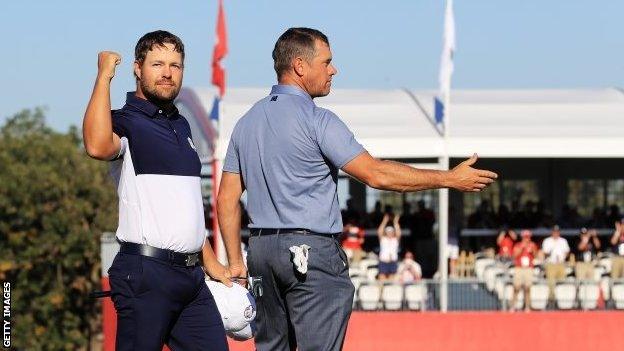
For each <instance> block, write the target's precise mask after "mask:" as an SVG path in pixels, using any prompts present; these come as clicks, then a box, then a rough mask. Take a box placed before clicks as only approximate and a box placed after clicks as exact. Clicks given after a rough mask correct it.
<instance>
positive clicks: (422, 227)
mask: <svg viewBox="0 0 624 351" xmlns="http://www.w3.org/2000/svg"><path fill="white" fill-rule="evenodd" d="M417 205H418V210H417V211H416V212H415V213H414V217H415V218H414V222H415V223H416V225H415V227H416V232H417V237H418V239H421V240H428V239H433V225H434V224H435V221H436V217H435V213H433V211H432V210H431V209H429V208H427V206H426V205H425V201H423V200H418V203H417Z"/></svg>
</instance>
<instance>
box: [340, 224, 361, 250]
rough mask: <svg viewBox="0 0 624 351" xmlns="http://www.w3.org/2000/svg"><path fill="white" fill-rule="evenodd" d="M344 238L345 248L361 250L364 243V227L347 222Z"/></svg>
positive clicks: (343, 245)
mask: <svg viewBox="0 0 624 351" xmlns="http://www.w3.org/2000/svg"><path fill="white" fill-rule="evenodd" d="M344 233H345V236H344V239H343V241H342V247H343V248H345V249H352V250H361V249H362V243H363V242H364V229H362V228H360V227H358V226H355V225H352V224H347V225H346V226H345V228H344Z"/></svg>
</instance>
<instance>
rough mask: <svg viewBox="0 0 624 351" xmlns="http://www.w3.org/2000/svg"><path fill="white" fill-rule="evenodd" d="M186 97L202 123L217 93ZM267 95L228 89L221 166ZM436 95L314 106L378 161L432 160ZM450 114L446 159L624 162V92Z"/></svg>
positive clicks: (519, 101)
mask: <svg viewBox="0 0 624 351" xmlns="http://www.w3.org/2000/svg"><path fill="white" fill-rule="evenodd" d="M186 90H187V92H186V93H187V94H189V92H190V93H191V94H192V95H195V96H196V97H197V99H195V101H198V102H200V103H201V109H203V111H205V114H204V115H207V114H208V112H209V111H211V109H212V103H213V99H214V95H215V92H216V91H215V90H213V89H202V88H194V89H186ZM269 90H270V88H269V87H267V88H231V89H228V91H227V93H226V95H225V97H224V99H223V101H222V103H221V115H220V133H219V134H220V136H221V137H220V138H219V143H218V146H217V153H216V156H217V158H218V159H221V160H222V159H223V157H224V155H225V151H226V149H227V144H228V142H229V136H230V134H231V132H232V128H233V127H234V125H235V123H236V121H237V120H238V118H240V117H241V116H242V115H243V114H244V113H245V112H246V111H247V110H248V109H249V108H250V107H251V106H252V105H253V104H254V103H255V102H256V101H258V100H259V99H261V98H263V97H265V96H266V95H267V94H268V93H269ZM433 95H434V91H420V90H417V91H410V90H401V89H396V90H360V89H357V90H356V89H334V90H333V91H332V93H331V94H330V95H329V96H327V97H324V98H319V99H316V100H315V101H316V103H317V104H318V105H319V106H322V107H325V108H328V109H330V110H332V111H333V112H335V113H336V114H337V115H338V116H340V118H342V119H343V121H344V122H345V123H346V124H347V125H348V126H349V127H350V128H351V130H352V131H353V132H354V134H355V136H356V138H357V139H358V141H359V142H360V143H362V144H363V145H364V146H365V147H366V149H367V150H368V151H369V152H370V153H371V154H372V155H374V156H376V157H382V158H434V157H439V156H441V154H442V152H443V140H442V137H441V136H440V134H439V132H438V130H437V129H436V127H435V125H434V123H433V122H432V119H431V117H430V116H431V115H432V110H433ZM197 107H200V106H195V109H197ZM451 109H452V112H451V116H452V117H451V120H450V127H449V131H450V137H449V156H450V157H460V158H464V157H466V156H469V155H470V154H472V153H473V152H477V153H479V155H480V156H481V157H504V158H517V157H522V158H546V157H553V158H555V157H556V158H569V157H586V158H593V157H596V158H619V157H624V92H623V91H621V90H619V89H614V88H608V89H576V90H454V92H453V96H452V101H451ZM187 117H191V116H187ZM191 118H192V117H191Z"/></svg>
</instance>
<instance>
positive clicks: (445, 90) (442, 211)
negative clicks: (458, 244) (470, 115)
mask: <svg viewBox="0 0 624 351" xmlns="http://www.w3.org/2000/svg"><path fill="white" fill-rule="evenodd" d="M454 51H455V19H454V15H453V0H446V8H445V10H444V43H443V48H442V57H441V60H440V77H439V79H440V93H441V95H442V98H443V104H442V110H441V112H442V114H441V115H442V133H443V142H442V145H443V147H442V155H441V156H440V158H439V165H440V168H441V169H442V170H444V171H447V170H448V169H449V136H450V128H449V126H450V102H451V101H450V100H451V99H450V95H451V75H452V73H453V68H454V67H453V53H454ZM438 196H439V198H438V205H439V220H438V273H439V276H440V281H439V282H440V290H439V291H440V311H441V312H446V311H447V310H448V254H447V252H448V230H449V190H448V189H447V188H444V189H440V190H439V193H438Z"/></svg>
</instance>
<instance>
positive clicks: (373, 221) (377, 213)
mask: <svg viewBox="0 0 624 351" xmlns="http://www.w3.org/2000/svg"><path fill="white" fill-rule="evenodd" d="M383 215H384V214H383V212H382V211H381V201H379V200H377V201H375V209H374V210H373V212H371V213H369V214H368V223H367V224H366V226H367V228H377V226H378V225H379V223H381V220H382V219H383Z"/></svg>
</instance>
